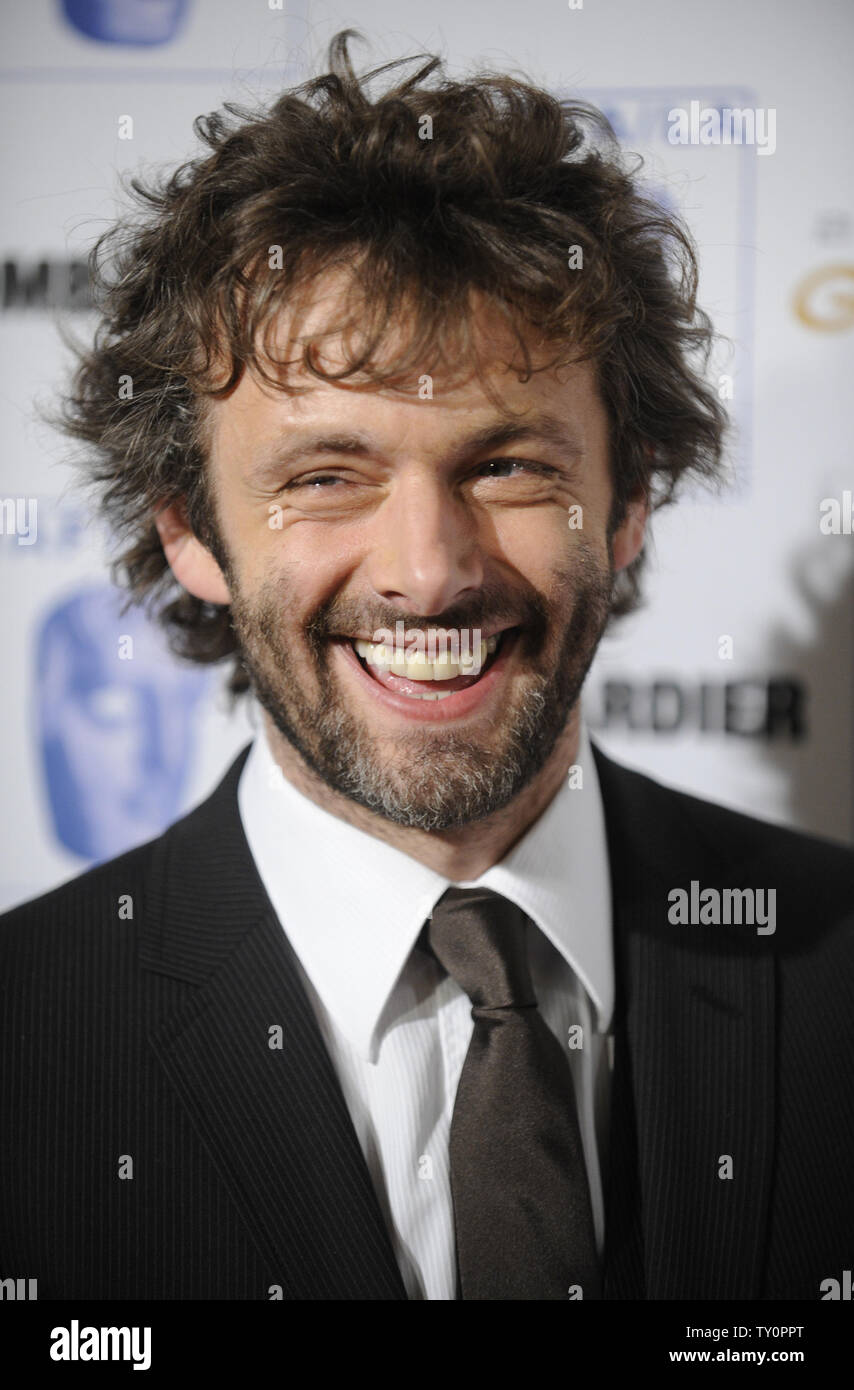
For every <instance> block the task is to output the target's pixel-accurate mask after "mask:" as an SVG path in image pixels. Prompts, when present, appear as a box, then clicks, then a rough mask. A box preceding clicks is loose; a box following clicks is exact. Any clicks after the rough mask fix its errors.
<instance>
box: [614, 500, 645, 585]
mask: <svg viewBox="0 0 854 1390" xmlns="http://www.w3.org/2000/svg"><path fill="white" fill-rule="evenodd" d="M649 511H650V508H649V499H648V498H647V497H646V495H645V494H644V493H643V492H642V491H638V492H637V493H635V495H634V497H632V498H631V500H630V501H629V502H628V503H627V504H626V514H625V516H624V517H623V520H622V522H621V523H620V525H619V526H618V527H617V530H616V531H615V532H614V541H613V556H614V569H615V570H617V571H619V570H624V569H626V568H627V566H629V565H630V564H631V563H632V561H633V560H636V559H637V557H638V555H639V554H640V552H641V548H642V546H643V543H644V539H645V537H646V523H647V521H648V519H649Z"/></svg>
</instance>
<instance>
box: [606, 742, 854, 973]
mask: <svg viewBox="0 0 854 1390" xmlns="http://www.w3.org/2000/svg"><path fill="white" fill-rule="evenodd" d="M594 750H595V756H596V766H597V773H598V776H599V781H600V787H601V791H602V801H603V808H604V812H605V819H606V825H607V828H608V838H609V848H610V851H611V855H612V860H613V859H616V861H617V868H618V870H619V871H621V872H627V871H630V870H631V867H632V866H633V865H636V866H640V867H638V868H637V874H638V876H639V877H640V876H642V877H643V879H644V880H646V881H649V879H650V878H652V879H653V880H655V881H656V882H657V883H658V884H659V885H670V886H672V887H673V888H680V887H681V888H687V887H688V886H689V884H690V883H691V882H696V883H697V884H698V885H699V889H703V888H720V887H729V888H732V889H736V888H743V887H751V888H753V889H755V890H760V889H762V890H764V891H765V892H766V893H767V892H769V891H770V892H773V893H774V894H775V897H776V908H777V913H778V920H779V922H780V925H781V927H782V928H783V930H782V932H781V934H780V936H779V937H778V941H777V942H776V943H775V944H776V945H777V946H780V947H782V946H783V944H784V943H787V944H789V945H790V946H793V947H794V946H796V945H798V944H801V945H805V944H809V943H810V942H811V941H812V942H816V941H817V938H818V936H819V935H824V934H826V933H827V932H828V931H832V932H833V934H835V933H836V930H837V929H838V930H839V932H841V934H842V935H843V936H844V937H846V938H847V939H848V940H849V942H850V940H851V938H852V934H854V847H852V846H850V845H846V844H843V843H841V842H838V841H834V840H829V839H826V838H824V837H822V836H819V835H813V834H809V833H807V832H806V831H802V830H795V829H792V828H791V827H788V826H783V825H778V824H775V823H773V822H771V821H768V820H765V819H763V818H762V817H761V816H755V815H748V814H746V813H745V812H742V811H736V810H733V809H731V808H730V807H727V806H722V805H720V804H719V803H717V802H714V801H709V800H706V799H704V798H702V797H698V796H694V795H692V794H691V793H688V792H684V791H681V790H678V789H676V788H674V787H668V786H666V785H664V784H663V783H661V782H658V781H657V780H656V779H655V778H653V777H649V776H647V775H645V774H644V773H640V772H636V771H634V770H632V769H630V768H627V767H624V766H623V765H622V764H620V763H617V762H615V761H614V760H613V759H611V758H609V757H608V756H607V755H605V754H604V753H603V752H602V750H601V749H600V748H598V747H597V746H596V745H594ZM613 869H614V865H613V864H612V871H613ZM698 891H699V890H698Z"/></svg>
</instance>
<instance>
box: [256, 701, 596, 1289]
mask: <svg viewBox="0 0 854 1390" xmlns="http://www.w3.org/2000/svg"><path fill="white" fill-rule="evenodd" d="M577 763H578V765H579V766H580V767H581V769H582V776H583V788H579V787H571V786H570V780H569V778H567V780H566V781H565V782H564V784H563V785H562V787H561V789H560V790H559V791H558V793H557V794H556V796H555V797H554V798H553V799H552V801H551V802H550V804H549V805H548V806H547V807H546V809H545V810H544V811H543V812H542V814H541V815H540V816H539V818H538V819H537V820H536V821H535V823H534V824H533V825H532V826H530V827H529V829H528V830H527V831H526V833H525V835H524V836H523V837H522V839H521V840H519V842H518V843H517V844H516V845H515V846H514V847H513V849H511V850H510V851H509V853H508V854H507V855H505V857H504V859H502V860H501V862H500V863H498V864H495V865H493V866H492V868H490V869H488V870H487V871H486V873H484V874H481V876H480V878H478V879H474V880H471V881H467V882H465V883H460V884H458V885H457V886H459V887H464V888H472V887H478V888H480V887H484V888H491V889H493V890H494V891H495V892H496V893H501V894H503V895H504V896H505V897H507V898H510V899H512V901H513V902H514V903H517V904H518V906H519V907H521V908H522V909H523V911H524V912H526V913H527V914H528V916H529V917H530V918H531V920H532V922H533V923H534V924H535V927H536V928H539V930H536V929H534V930H531V931H530V932H529V962H530V966H531V976H532V980H533V984H534V989H535V991H536V995H537V999H538V1001H539V1005H540V1010H541V1012H542V1015H543V1018H544V1019H545V1021H546V1023H547V1024H548V1025H549V1027H550V1028H551V1029H552V1030H553V1032H554V1033H555V1035H556V1036H557V1038H558V1040H559V1041H560V1042H561V1043H562V1044H563V1045H564V1046H566V1047H567V1056H568V1058H569V1062H570V1068H571V1073H572V1077H573V1082H574V1086H575V1093H576V1099H577V1103H578V1115H579V1122H580V1128H581V1138H582V1144H583V1148H584V1157H585V1162H586V1165H587V1175H588V1181H589V1185H590V1195H591V1201H592V1205H593V1220H594V1227H595V1231H596V1240H597V1245H598V1247H599V1251H600V1254H601V1252H602V1249H603V1246H604V1204H603V1196H602V1171H603V1168H604V1164H605V1161H606V1158H607V1148H606V1146H607V1128H606V1127H607V1110H608V1094H609V1083H610V1072H611V1066H612V1047H611V1039H610V1038H609V1037H608V1036H607V1035H608V1031H609V1029H610V1025H611V1016H612V1012H613V1003H614V965H613V944H612V934H611V891H610V879H609V871H608V853H607V843H606V839H605V824H604V815H603V810H602V802H601V796H600V791H599V782H598V778H597V776H596V765H595V763H594V761H593V755H592V751H591V748H590V742H589V738H588V735H587V730H586V728H585V727H584V725H583V722H582V729H581V739H580V744H579V751H578V755H577ZM238 803H239V807H240V815H241V818H242V821H243V827H244V830H245V833H246V837H247V840H248V842H249V848H250V850H251V852H252V855H253V858H254V860H255V863H256V865H257V868H258V872H259V874H260V876H261V879H262V881H263V883H264V886H265V888H266V890H267V893H268V896H269V898H270V901H271V903H272V905H273V908H274V910H275V912H276V915H277V916H278V918H279V921H280V922H281V924H282V927H283V929H284V930H285V932H286V933H287V936H288V938H289V940H290V942H291V944H292V946H293V948H294V951H295V953H296V955H297V958H298V961H299V964H300V967H301V971H302V976H303V983H304V985H305V988H306V993H307V994H308V997H309V1000H310V1001H311V1004H312V1007H313V1009H314V1012H315V1014H316V1016H317V1021H318V1024H319V1026H320V1030H321V1033H322V1035H323V1038H324V1040H325V1043H326V1046H327V1049H328V1051H329V1054H330V1057H331V1059H332V1064H333V1066H334V1068H335V1071H336V1073H337V1075H338V1077H339V1079H340V1082H341V1087H342V1090H343V1093H344V1098H345V1101H346V1103H347V1106H348V1108H349V1111H350V1115H351V1116H352V1120H353V1125H354V1127H355V1131H356V1135H357V1137H358V1139H359V1143H360V1144H361V1147H362V1151H363V1153H364V1155H365V1160H366V1162H367V1165H368V1169H369V1171H370V1174H371V1177H372V1180H373V1183H374V1187H375V1189H376V1193H377V1197H378V1199H379V1203H380V1207H381V1209H382V1211H383V1213H384V1216H385V1219H386V1222H387V1225H388V1229H389V1234H390V1236H391V1240H392V1244H393V1247H394V1250H395V1254H396V1256H397V1260H398V1264H399V1266H400V1271H401V1275H402V1277H403V1282H404V1284H405V1286H406V1290H407V1294H408V1296H409V1298H410V1299H453V1298H455V1297H456V1273H455V1270H456V1262H455V1251H454V1222H453V1208H452V1203H451V1191H450V1181H449V1165H448V1136H449V1131H450V1124H451V1115H452V1112H453V1106H454V1097H455V1095H456V1090H457V1083H458V1081H459V1078H460V1072H461V1070H462V1066H463V1061H464V1059H465V1055H466V1051H467V1049H468V1045H469V1041H470V1038H471V1034H472V1030H473V1027H474V1024H473V1022H472V1017H471V1003H470V1001H469V999H468V996H467V995H465V994H464V993H463V991H462V990H461V989H460V988H459V986H458V985H457V984H456V983H455V982H454V981H453V980H452V979H451V978H450V977H449V976H448V975H447V974H446V973H445V972H444V971H443V970H442V968H441V967H440V966H439V965H438V963H437V962H436V961H435V960H433V959H432V957H431V956H429V955H428V954H426V953H425V952H423V951H420V950H414V949H413V948H414V946H415V943H416V941H417V939H418V936H419V934H420V932H421V929H422V927H423V925H424V923H425V922H426V920H427V918H428V917H429V916H430V913H431V912H432V910H433V908H434V906H435V905H436V903H437V902H438V900H439V898H440V897H441V896H442V894H443V893H444V892H445V890H446V889H447V888H449V887H450V886H451V880H450V879H446V878H444V877H443V876H442V875H441V874H438V873H435V872H434V870H432V869H429V868H427V867H426V866H425V865H424V864H421V863H420V862H419V861H418V860H416V859H413V858H411V857H410V856H409V855H408V854H405V853H403V852H402V851H401V850H398V849H395V848H393V847H392V846H390V845H388V844H386V843H385V842H384V841H383V840H379V839H376V838H375V837H374V836H373V835H370V834H368V833H367V832H365V831H363V830H359V829H356V828H355V827H354V826H352V825H349V824H348V823H347V822H346V821H343V820H341V819H340V818H339V817H338V816H335V815H333V814H332V813H331V812H329V811H326V810H324V809H322V808H321V807H320V806H318V805H317V804H316V803H315V802H314V801H312V800H310V799H309V798H308V797H306V796H304V795H303V794H302V793H301V792H299V791H297V789H296V788H295V787H294V786H293V785H292V784H291V783H290V782H288V781H287V780H286V778H285V777H284V775H283V774H282V772H281V769H280V768H279V767H278V766H277V764H276V763H275V761H274V759H273V756H272V754H271V752H270V748H269V744H268V742H267V738H266V733H265V731H264V727H263V724H262V726H261V729H260V731H259V733H258V735H257V737H256V739H255V742H254V744H253V746H252V748H251V750H250V753H249V757H248V759H247V761H246V765H245V767H244V769H243V772H242V774H241V778H240V784H239V789H238ZM573 1025H580V1026H581V1029H582V1032H581V1035H580V1036H579V1034H578V1032H577V1031H575V1032H574V1034H573V1041H574V1042H575V1043H576V1044H577V1043H578V1042H579V1041H580V1042H581V1044H582V1045H581V1046H580V1047H579V1046H575V1047H570V1046H569V1029H570V1028H571V1027H572V1026H573Z"/></svg>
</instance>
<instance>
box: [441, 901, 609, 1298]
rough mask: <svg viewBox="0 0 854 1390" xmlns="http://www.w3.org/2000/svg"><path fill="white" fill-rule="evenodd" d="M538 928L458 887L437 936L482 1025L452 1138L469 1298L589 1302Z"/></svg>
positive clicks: (569, 1123)
mask: <svg viewBox="0 0 854 1390" xmlns="http://www.w3.org/2000/svg"><path fill="white" fill-rule="evenodd" d="M527 923H528V918H527V917H526V916H525V914H524V912H523V911H522V909H521V908H519V907H517V906H516V904H515V903H512V902H510V901H509V900H508V899H507V898H503V897H501V896H500V894H498V893H493V892H491V891H490V890H489V889H486V888H484V889H479V888H449V889H448V891H447V892H446V893H445V894H444V895H443V896H442V897H441V898H440V899H439V901H438V903H437V904H436V907H435V908H434V911H433V916H432V920H431V922H430V924H429V927H428V931H427V939H428V941H429V943H430V947H431V949H432V951H433V954H434V955H435V956H436V958H437V959H438V960H439V961H440V962H441V964H442V965H443V966H444V967H445V969H446V970H447V972H448V974H449V975H450V976H451V977H452V978H453V979H454V980H456V982H457V984H458V985H459V986H460V988H461V989H463V990H465V992H466V994H467V995H468V996H469V998H470V999H471V1001H472V1018H473V1019H474V1032H473V1034H472V1038H471V1042H470V1044H469V1049H468V1052H467V1053H466V1058H465V1062H464V1063H463V1070H462V1074H461V1076H460V1082H459V1086H458V1088H457V1094H456V1100H455V1102H454V1113H453V1117H452V1120H451V1139H450V1158H451V1192H452V1196H453V1203H454V1229H455V1234H456V1245H457V1267H458V1272H459V1281H460V1293H461V1297H462V1298H464V1299H563V1300H567V1299H568V1298H570V1297H575V1298H577V1297H579V1293H578V1292H576V1291H575V1290H576V1289H577V1288H579V1287H580V1296H581V1297H583V1298H597V1297H599V1296H600V1275H599V1261H598V1257H597V1253H596V1243H595V1237H594V1231H593V1216H592V1211H591V1206H590V1193H589V1189H588V1185H587V1173H586V1169H585V1165H584V1155H583V1152H582V1147H581V1135H580V1131H579V1128H578V1118H577V1115H576V1108H575V1094H574V1091H573V1085H572V1077H571V1074H570V1070H569V1059H568V1057H567V1056H566V1054H565V1053H564V1051H563V1049H562V1047H561V1045H560V1043H559V1042H558V1040H557V1038H556V1037H555V1036H554V1034H553V1033H552V1032H551V1030H550V1029H549V1027H548V1025H547V1024H546V1023H545V1021H544V1020H543V1018H542V1015H541V1014H540V1011H539V1009H538V1007H537V1001H536V998H535V995H534V990H533V985H532V984H531V976H530V972H529V969H528V957H527V943H526V936H525V929H526V926H527ZM571 1288H572V1289H573V1292H572V1294H571V1293H570V1289H571Z"/></svg>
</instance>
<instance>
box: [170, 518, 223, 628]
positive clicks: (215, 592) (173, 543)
mask: <svg viewBox="0 0 854 1390" xmlns="http://www.w3.org/2000/svg"><path fill="white" fill-rule="evenodd" d="M154 524H155V526H156V527H157V534H158V535H159V536H160V543H161V545H162V546H163V553H164V555H165V556H166V559H167V560H168V562H169V568H170V569H171V571H172V573H173V574H174V576H175V578H176V579H177V581H178V583H179V584H181V585H182V586H183V588H185V589H187V590H188V592H189V593H191V594H193V595H194V597H195V598H200V599H205V600H206V601H207V602H208V603H219V604H229V603H231V594H230V592H229V588H228V585H227V584H226V582H225V575H224V574H223V572H222V570H221V569H220V567H219V565H218V564H217V562H216V560H215V559H214V557H213V555H212V554H211V552H210V551H209V550H208V549H207V548H206V547H205V546H203V545H202V543H201V541H200V540H199V539H198V537H197V536H196V535H195V534H194V532H193V531H192V530H191V529H190V525H189V522H188V521H187V517H186V513H185V511H184V508H183V506H182V505H181V504H180V503H173V504H170V505H169V506H167V507H162V508H161V509H160V511H159V512H157V513H156V515H155V517H154Z"/></svg>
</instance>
